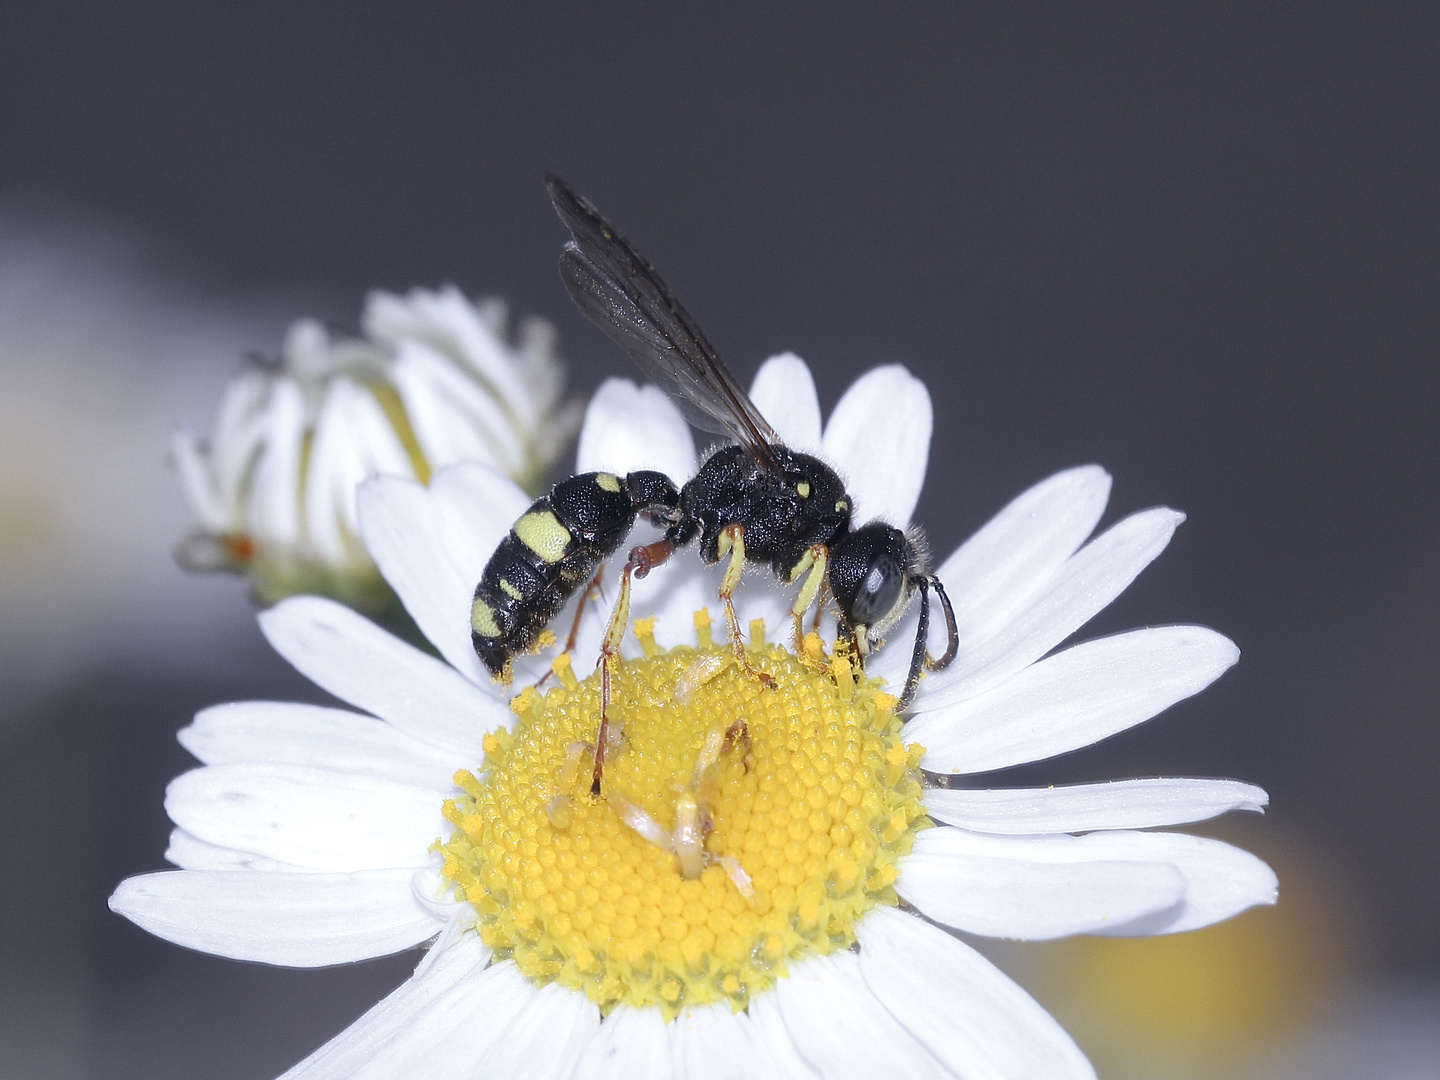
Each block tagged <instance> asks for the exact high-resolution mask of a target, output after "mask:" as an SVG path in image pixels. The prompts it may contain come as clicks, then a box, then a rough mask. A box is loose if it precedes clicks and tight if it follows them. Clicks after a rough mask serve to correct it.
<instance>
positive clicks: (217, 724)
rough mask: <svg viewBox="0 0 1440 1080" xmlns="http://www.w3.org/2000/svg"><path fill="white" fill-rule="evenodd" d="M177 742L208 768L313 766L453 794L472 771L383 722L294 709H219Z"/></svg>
mask: <svg viewBox="0 0 1440 1080" xmlns="http://www.w3.org/2000/svg"><path fill="white" fill-rule="evenodd" d="M177 738H178V739H179V740H180V745H181V746H183V747H185V749H186V750H189V751H190V753H192V754H194V755H195V756H196V757H197V758H199V759H200V760H201V761H202V762H203V763H204V764H206V765H229V764H234V763H237V762H244V761H268V762H273V763H276V764H287V765H311V766H314V767H315V768H321V769H329V770H331V771H333V772H346V773H357V774H359V775H361V776H370V777H375V778H377V779H384V780H393V781H396V782H398V783H404V784H414V785H418V786H421V787H426V788H435V789H437V790H447V789H448V788H449V786H450V782H451V778H452V777H453V776H454V775H455V770H456V769H457V768H459V767H463V766H464V765H466V764H468V763H467V762H465V761H457V760H456V759H455V758H454V757H453V756H451V755H449V754H446V753H445V752H444V751H442V750H439V749H437V748H436V747H433V746H431V745H430V744H429V743H423V742H420V741H419V740H418V739H412V738H410V737H409V736H408V735H405V734H404V733H403V732H401V731H400V730H399V729H397V728H394V727H391V726H390V725H389V724H387V723H385V722H384V721H383V720H376V719H375V718H374V717H370V716H365V715H364V714H362V713H356V712H349V711H348V710H346V709H328V708H325V707H324V706H321V705H301V704H297V703H294V702H281V701H239V702H235V703H233V704H230V705H214V706H211V707H210V708H208V709H202V710H201V711H200V712H199V713H197V714H196V716H195V722H194V723H193V724H191V725H190V726H189V727H187V728H182V729H181V730H180V734H179V735H178V736H177Z"/></svg>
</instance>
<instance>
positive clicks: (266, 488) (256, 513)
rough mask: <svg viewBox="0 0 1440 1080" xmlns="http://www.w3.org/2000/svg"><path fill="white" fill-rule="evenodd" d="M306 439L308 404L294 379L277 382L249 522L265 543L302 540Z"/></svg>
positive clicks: (266, 424) (257, 470)
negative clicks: (302, 470)
mask: <svg viewBox="0 0 1440 1080" xmlns="http://www.w3.org/2000/svg"><path fill="white" fill-rule="evenodd" d="M304 438H305V402H304V400H303V398H302V397H301V394H300V388H299V387H298V386H297V385H296V384H295V380H294V379H290V378H281V379H276V380H275V383H274V386H273V387H272V389H271V396H270V405H269V408H268V409H267V410H266V412H265V435H264V447H263V449H262V450H261V452H260V456H259V457H258V459H257V460H256V462H255V472H254V479H253V481H252V488H251V490H252V494H251V498H250V520H249V521H248V522H247V523H246V524H247V525H249V527H250V529H251V531H252V532H254V533H255V534H256V535H257V536H259V537H262V538H263V539H265V540H271V541H275V542H278V543H282V544H294V543H296V542H298V541H299V539H300V448H301V444H302V443H303V441H304Z"/></svg>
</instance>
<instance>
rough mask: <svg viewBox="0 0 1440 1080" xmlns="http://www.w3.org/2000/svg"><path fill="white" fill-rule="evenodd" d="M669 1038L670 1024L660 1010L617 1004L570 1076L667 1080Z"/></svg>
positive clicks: (587, 1079) (591, 1079)
mask: <svg viewBox="0 0 1440 1080" xmlns="http://www.w3.org/2000/svg"><path fill="white" fill-rule="evenodd" d="M670 1038H671V1033H670V1025H669V1024H667V1023H665V1021H664V1019H663V1018H662V1017H661V1015H660V1010H659V1009H633V1008H631V1007H629V1006H628V1005H619V1006H616V1008H615V1009H614V1010H613V1011H611V1013H610V1015H609V1016H607V1017H605V1020H604V1022H603V1023H602V1024H601V1025H600V1030H599V1031H598V1032H597V1033H596V1035H595V1037H594V1038H593V1039H591V1040H590V1042H589V1043H588V1044H587V1045H586V1047H585V1049H584V1051H583V1052H582V1053H581V1055H580V1062H579V1064H578V1065H576V1066H575V1069H574V1072H572V1073H571V1075H572V1076H575V1077H584V1078H585V1080H668V1078H669V1077H670V1076H671V1075H672V1073H671V1071H670Z"/></svg>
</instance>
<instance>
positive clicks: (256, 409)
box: [171, 286, 579, 611]
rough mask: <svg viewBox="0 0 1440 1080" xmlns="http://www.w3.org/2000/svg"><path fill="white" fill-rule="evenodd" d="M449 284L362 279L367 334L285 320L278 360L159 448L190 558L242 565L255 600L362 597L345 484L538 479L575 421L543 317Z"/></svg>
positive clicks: (365, 593) (207, 565) (370, 579)
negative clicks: (211, 418)
mask: <svg viewBox="0 0 1440 1080" xmlns="http://www.w3.org/2000/svg"><path fill="white" fill-rule="evenodd" d="M507 323H508V315H507V311H506V308H505V304H504V303H503V301H499V300H494V299H491V300H485V301H481V302H479V303H478V304H476V303H471V302H470V301H469V300H468V299H466V298H465V296H463V295H462V294H461V293H460V291H459V290H458V289H456V288H455V287H454V286H448V287H446V288H444V289H440V290H438V291H430V290H425V289H415V290H412V291H411V292H410V293H409V295H407V296H396V295H394V294H391V293H386V292H374V293H371V294H370V296H369V298H368V299H367V301H366V305H365V314H364V317H363V319H362V324H363V326H364V330H365V335H366V336H365V337H364V338H363V339H357V340H352V339H348V338H342V339H336V338H332V337H331V335H330V334H329V333H328V332H327V331H326V329H325V328H324V327H323V326H322V325H321V324H320V323H318V322H317V321H315V320H313V319H303V320H301V321H299V322H297V323H295V324H294V325H293V326H291V328H290V332H289V334H288V335H287V336H286V339H285V344H284V348H283V352H282V359H281V361H280V363H279V364H278V365H277V366H275V367H268V366H261V365H254V366H252V367H250V368H249V369H248V370H246V371H245V372H244V373H243V374H241V375H240V376H239V377H238V378H237V379H235V380H234V381H233V382H231V384H230V385H229V387H228V388H227V389H226V391H225V394H224V396H223V398H222V399H221V402H220V408H219V412H218V414H217V416H216V420H215V426H214V428H213V430H212V433H211V436H210V438H209V440H208V441H207V442H201V441H200V440H198V439H197V438H195V437H194V436H192V435H189V434H187V433H184V432H177V433H176V434H175V435H174V436H173V438H172V442H171V453H172V457H173V459H174V462H175V465H176V468H177V470H178V472H179V474H180V480H181V484H182V487H183V489H184V492H185V497H186V500H187V501H188V502H189V504H190V508H191V510H192V512H193V513H194V514H195V517H196V518H197V519H198V521H199V530H198V531H197V532H196V533H194V534H192V535H191V536H190V537H189V538H188V539H187V540H186V541H185V542H184V543H183V544H182V545H181V547H180V550H179V559H180V561H181V563H182V564H183V565H185V566H186V567H187V568H190V569H207V570H213V569H225V570H238V571H240V572H242V573H245V574H247V575H248V576H249V577H250V580H251V583H252V585H253V587H254V590H255V594H256V596H257V598H258V599H259V600H260V601H261V602H262V603H266V604H270V603H274V602H275V601H277V600H279V599H281V598H282V597H285V596H290V595H293V594H296V593H304V592H314V593H321V594H324V595H328V596H334V597H336V598H338V599H341V600H344V601H345V602H347V603H349V604H351V605H353V606H356V607H359V608H361V609H363V610H369V611H378V610H382V609H384V608H385V607H386V606H387V604H389V603H390V602H391V601H392V594H391V593H390V591H389V589H387V588H386V586H385V584H384V582H383V581H382V580H381V578H380V576H379V574H378V572H377V571H376V569H375V565H374V563H373V562H372V561H371V559H370V557H369V555H368V554H367V553H366V551H365V548H364V545H363V544H362V542H361V540H360V535H359V527H358V523H357V521H356V509H355V491H356V488H357V487H358V486H359V484H360V483H361V482H362V481H364V480H365V479H366V478H368V477H371V476H375V475H378V474H381V473H385V474H387V475H395V476H404V477H409V478H411V479H413V480H417V481H419V482H420V483H422V484H423V483H428V482H429V479H430V476H431V474H432V473H433V472H434V471H435V470H436V469H439V468H442V467H444V466H446V465H452V464H455V463H456V462H461V461H479V462H484V463H485V464H487V465H490V466H492V467H494V468H495V469H497V470H499V471H500V472H502V473H504V474H505V475H506V476H508V477H510V478H511V479H512V480H514V481H516V482H517V483H519V484H520V485H521V486H522V487H525V488H527V489H528V490H536V489H537V488H538V486H539V485H540V483H541V482H542V481H543V480H544V478H545V476H546V475H547V474H548V473H549V471H550V467H551V466H552V465H553V464H554V462H555V459H556V458H557V457H558V455H559V453H560V451H561V450H562V449H563V448H564V447H565V446H566V445H567V444H568V442H569V439H570V436H571V435H572V434H573V431H574V428H575V426H576V424H577V423H578V420H579V409H578V406H575V405H571V406H566V407H560V406H559V401H560V394H561V390H562V386H563V381H564V377H563V368H562V364H561V361H560V359H559V356H558V353H557V352H556V348H555V331H554V328H553V327H551V326H550V324H548V323H546V322H543V321H542V320H539V319H527V320H524V321H522V322H521V323H520V326H519V333H518V337H517V339H516V340H515V342H514V343H512V342H511V341H510V340H509V337H508V332H507Z"/></svg>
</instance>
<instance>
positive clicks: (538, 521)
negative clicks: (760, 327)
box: [470, 176, 959, 795]
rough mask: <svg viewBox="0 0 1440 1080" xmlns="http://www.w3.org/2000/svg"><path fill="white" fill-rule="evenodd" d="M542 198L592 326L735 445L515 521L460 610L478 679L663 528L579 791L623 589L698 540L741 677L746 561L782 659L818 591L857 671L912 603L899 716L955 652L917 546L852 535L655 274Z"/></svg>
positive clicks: (911, 538)
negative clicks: (942, 638) (784, 597)
mask: <svg viewBox="0 0 1440 1080" xmlns="http://www.w3.org/2000/svg"><path fill="white" fill-rule="evenodd" d="M545 183H546V186H547V187H548V188H549V191H550V199H551V201H552V202H553V203H554V205H555V209H556V211H557V212H558V213H559V215H560V219H561V220H562V221H563V222H564V223H565V225H566V227H567V228H569V230H570V234H571V240H570V241H569V242H568V243H567V244H566V245H565V247H564V248H563V250H562V251H561V253H560V277H561V280H562V281H564V283H565V287H566V289H567V290H568V291H569V293H570V296H571V298H572V299H573V300H574V301H575V303H576V304H577V305H578V306H579V307H580V310H581V311H583V312H584V313H585V314H586V315H587V316H588V317H589V318H590V320H591V321H592V322H594V323H595V325H596V326H598V327H599V328H600V329H601V330H603V331H604V332H605V333H606V334H607V335H609V337H611V338H612V339H613V340H614V341H615V342H616V343H618V344H619V345H620V347H621V348H623V349H624V350H625V351H626V352H627V353H628V354H629V355H630V356H631V358H632V359H634V360H635V362H636V363H637V364H639V366H640V368H641V370H643V371H644V372H645V374H646V375H648V376H649V377H650V379H651V380H652V381H653V382H654V383H655V384H656V385H657V386H660V387H661V388H662V389H664V390H666V391H667V392H668V393H669V394H670V396H671V397H672V398H674V400H675V402H676V404H677V405H678V406H679V408H680V411H681V412H682V413H683V414H684V416H685V418H686V419H687V420H688V421H689V422H690V423H691V424H693V425H694V426H695V427H697V428H699V429H701V430H703V431H709V432H713V433H715V434H719V435H724V436H728V437H729V438H731V439H734V440H735V441H734V443H731V444H728V445H724V446H721V447H720V448H719V449H717V450H715V451H713V452H712V453H711V454H710V455H709V456H708V457H707V458H706V459H705V462H704V463H703V464H702V465H701V466H700V470H699V472H697V473H696V474H695V476H694V478H693V479H691V480H689V481H688V482H687V483H685V484H684V485H683V486H677V485H676V484H675V482H674V481H673V480H671V479H670V478H669V477H668V476H666V475H665V474H664V473H660V472H654V471H649V470H641V471H637V472H632V473H629V474H628V475H625V476H616V475H614V474H611V473H603V472H596V473H583V474H581V475H579V476H572V477H570V478H569V479H567V480H562V481H561V482H560V483H558V484H556V485H555V486H554V487H553V488H551V489H550V491H549V492H547V493H546V494H544V495H542V496H540V498H538V499H536V500H535V502H534V503H532V504H531V506H530V508H529V509H528V510H526V511H525V513H524V514H522V515H521V517H520V519H519V520H518V521H516V522H515V525H514V527H513V528H511V530H510V532H509V533H508V534H507V535H506V537H505V538H504V539H503V540H502V541H501V542H500V546H499V547H498V548H496V550H495V553H494V554H493V555H492V556H491V557H490V561H489V562H488V563H486V565H485V571H484V573H483V574H482V575H481V578H480V583H479V584H478V585H477V586H476V587H475V598H474V601H473V604H472V607H471V617H470V629H471V640H472V641H473V642H474V645H475V651H476V653H478V654H479V656H480V659H481V660H482V661H483V662H484V663H485V666H486V667H487V668H489V669H490V671H491V673H492V674H494V675H495V676H497V677H499V678H508V677H509V674H510V663H511V659H512V658H513V657H514V656H516V655H518V654H522V653H525V652H528V651H530V650H531V649H532V648H533V647H534V646H535V643H536V641H537V639H538V638H539V637H540V634H541V632H542V631H543V630H544V629H545V628H546V626H547V625H548V624H549V623H550V621H551V620H552V619H554V618H555V616H556V615H557V614H558V613H559V611H560V609H561V607H563V606H564V604H565V602H566V600H567V599H569V598H570V597H571V596H572V595H574V593H575V591H576V590H577V589H579V588H581V587H582V586H585V585H587V583H588V582H590V581H591V578H592V576H593V575H595V573H596V569H597V567H599V566H600V565H601V563H603V562H604V561H605V560H606V559H608V558H609V557H610V556H611V555H613V554H614V553H615V552H616V551H618V550H619V549H620V546H621V545H622V544H624V542H625V540H626V538H627V537H628V536H629V535H630V532H631V530H632V529H633V528H634V526H635V523H636V522H637V520H644V521H647V522H650V523H651V524H653V525H656V526H658V527H659V528H661V529H663V530H664V535H663V536H662V537H661V539H659V540H657V541H655V542H654V543H650V544H644V545H641V546H639V547H636V548H633V549H631V551H630V553H629V557H628V558H627V559H626V562H625V566H624V568H623V569H622V570H621V573H620V590H619V595H618V596H617V598H616V601H615V606H614V608H613V610H612V613H611V616H610V621H609V623H608V625H607V628H606V632H605V637H604V639H603V642H602V645H601V650H600V653H601V655H600V668H601V693H600V728H599V733H598V735H597V737H596V750H595V771H594V779H593V783H592V790H593V792H594V793H595V794H597V795H598V794H599V793H600V785H601V779H602V776H603V771H604V762H605V748H606V742H607V740H608V738H609V703H610V683H611V677H612V672H613V670H614V667H615V665H616V664H618V663H619V661H620V642H621V639H622V638H623V636H624V632H625V627H626V625H627V621H628V619H629V608H630V582H631V579H632V578H643V577H644V576H645V575H646V574H648V573H649V572H650V571H651V570H652V569H653V568H654V567H656V566H658V565H660V564H661V563H663V562H664V561H665V560H667V559H668V558H670V556H671V555H672V554H674V552H675V551H676V550H677V549H679V548H682V547H684V546H685V545H687V544H689V543H691V542H692V541H698V543H699V548H700V557H701V558H702V559H704V560H705V562H706V563H707V564H714V563H717V562H719V561H720V560H721V559H728V562H727V564H726V569H725V573H724V576H723V578H722V579H721V583H720V590H719V599H720V602H721V604H722V606H723V608H724V611H725V621H726V626H727V629H728V633H729V637H730V642H731V645H732V647H733V648H734V650H735V657H736V660H737V661H738V662H739V664H740V665H741V667H742V668H743V669H744V670H746V671H747V672H749V673H750V674H751V676H753V677H754V678H757V679H759V680H761V681H762V682H767V683H768V682H769V676H768V675H766V674H765V673H764V672H761V671H759V670H757V669H756V668H754V667H752V666H751V664H750V662H749V660H748V659H747V658H746V654H745V646H744V643H743V641H742V639H741V636H740V626H739V621H738V619H737V618H736V615H735V606H734V603H733V599H732V598H733V596H734V592H735V588H736V586H737V585H738V584H739V582H740V577H741V574H742V573H743V571H744V569H745V564H746V563H747V562H753V563H761V564H764V565H766V566H769V567H770V568H771V569H772V570H774V572H775V573H776V575H777V576H778V577H780V578H781V579H782V580H783V581H785V582H786V583H789V584H794V583H796V582H800V588H799V592H798V594H797V595H796V597H795V602H794V604H793V605H792V607H791V616H792V619H793V622H794V629H795V639H796V648H797V650H798V649H799V646H800V640H801V637H802V620H803V618H804V616H805V613H806V612H807V611H808V610H809V609H810V608H811V606H812V605H815V604H816V603H817V601H818V602H819V603H821V604H822V605H823V603H824V602H825V601H824V593H825V592H826V591H828V593H829V595H830V597H832V598H833V599H834V601H835V606H836V607H837V608H838V609H839V620H838V621H839V625H840V629H841V633H842V634H843V635H844V636H845V637H847V638H848V639H849V641H850V642H851V643H852V646H853V649H854V652H855V653H856V654H857V655H858V656H859V657H860V658H862V661H863V658H864V657H865V656H866V655H867V653H868V652H869V650H870V649H871V648H872V647H873V646H874V645H875V644H876V643H877V642H878V640H879V637H880V635H881V634H883V633H884V632H885V630H886V629H888V628H889V627H891V626H893V625H894V624H895V622H896V621H898V620H899V618H900V617H901V616H902V615H903V614H904V613H905V610H906V608H907V607H908V606H909V603H910V601H911V600H912V599H913V598H914V596H915V594H916V593H917V592H918V593H919V594H920V617H919V623H918V626H917V628H916V633H915V642H914V646H913V649H912V653H911V658H910V670H909V674H908V675H907V677H906V679H905V688H904V691H903V693H902V694H901V698H900V708H902V709H903V708H904V707H905V706H907V705H909V703H910V701H911V699H912V698H913V697H914V695H915V688H916V686H917V685H918V683H919V681H920V674H921V672H922V670H924V669H925V668H926V667H927V666H928V667H930V668H943V667H945V666H946V665H947V664H949V663H950V662H951V661H952V660H953V659H954V658H955V655H956V653H957V651H958V649H959V633H958V631H957V629H956V625H955V614H954V611H953V610H952V609H951V606H950V600H949V598H948V597H947V596H946V594H945V588H944V586H943V585H942V584H941V582H940V579H939V578H938V577H935V576H934V575H933V574H931V573H929V570H928V568H927V567H926V565H925V553H924V552H925V549H924V545H923V542H922V541H921V540H920V538H919V534H918V532H912V533H911V534H910V535H907V534H906V533H904V532H902V531H901V530H900V529H897V528H895V527H894V526H892V525H889V524H887V523H885V522H883V521H872V522H869V523H868V524H864V525H860V526H859V527H854V528H852V523H851V500H850V496H849V495H848V494H847V493H846V491H845V486H844V484H843V483H842V482H841V480H840V477H839V476H838V475H837V474H836V473H835V470H834V469H832V468H831V467H830V466H829V465H827V464H825V462H823V461H821V460H820V459H819V458H817V457H814V456H812V455H810V454H804V453H800V452H798V451H794V450H790V449H789V448H787V447H786V446H785V445H784V443H783V442H782V440H781V439H780V436H779V435H777V434H776V433H775V430H774V429H773V428H772V427H771V426H770V424H769V423H768V422H767V421H766V420H765V417H764V416H762V415H761V414H760V411H759V409H757V408H756V407H755V404H754V403H753V402H752V401H751V400H750V397H749V395H748V394H746V392H745V391H744V389H743V388H742V387H741V386H740V384H739V383H738V382H737V381H736V379H735V377H734V376H733V375H732V374H731V373H730V370H729V369H728V368H727V367H726V366H725V365H724V364H723V363H721V361H720V357H719V355H718V354H717V353H716V352H715V349H714V348H713V347H712V346H711V345H710V342H709V341H708V340H707V339H706V337H705V335H704V334H703V333H702V332H701V330H700V327H699V326H697V325H696V323H695V320H694V319H692V318H691V317H690V314H689V313H688V312H687V311H686V310H685V309H684V308H683V307H682V306H681V305H680V302H679V301H678V300H677V299H676V298H675V295H674V294H673V293H672V292H671V291H670V289H669V288H668V287H667V286H666V284H665V282H664V281H662V280H661V278H660V275H659V274H657V273H656V272H655V268H654V267H653V266H651V265H650V264H649V263H648V262H646V261H645V259H643V258H642V257H641V256H640V254H639V253H638V252H637V251H636V250H635V248H634V247H633V246H631V245H630V243H629V242H628V241H626V240H625V238H624V237H622V236H621V235H620V234H619V233H618V232H616V231H615V229H614V228H613V227H612V226H611V225H610V223H609V222H607V221H606V220H605V218H604V217H602V216H601V214H600V212H599V211H598V210H596V209H595V207H594V205H593V204H591V203H590V201H589V200H587V199H585V198H582V197H581V196H579V195H577V194H576V193H575V192H574V191H572V190H571V189H570V187H569V186H568V185H566V184H565V182H564V181H562V180H560V179H559V178H558V177H556V176H546V178H545ZM932 589H933V590H934V591H935V594H936V596H938V597H939V599H940V606H941V609H942V610H943V612H944V614H945V623H946V627H947V632H948V635H949V637H948V643H947V647H946V650H945V654H944V655H943V656H941V657H940V658H939V659H935V658H932V657H930V656H929V655H928V652H927V648H926V636H927V632H928V630H929V624H930V591H931V590H932Z"/></svg>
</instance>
